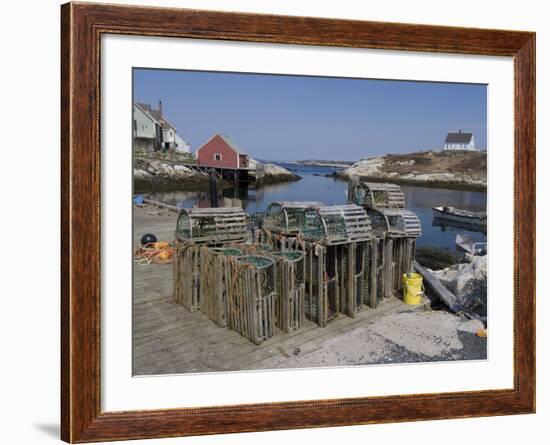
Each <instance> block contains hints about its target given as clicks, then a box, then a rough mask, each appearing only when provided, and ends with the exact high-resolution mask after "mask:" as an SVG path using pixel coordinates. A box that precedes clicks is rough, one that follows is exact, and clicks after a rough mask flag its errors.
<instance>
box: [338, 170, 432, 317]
mask: <svg viewBox="0 0 550 445" xmlns="http://www.w3.org/2000/svg"><path fill="white" fill-rule="evenodd" d="M348 197H349V199H350V201H351V202H353V203H354V204H357V205H360V206H361V207H363V208H364V209H365V210H366V212H367V214H368V216H369V218H370V221H371V225H372V232H373V239H375V240H376V241H375V242H374V243H373V250H372V254H371V261H372V262H373V263H374V264H375V267H374V269H375V270H376V273H375V277H374V278H373V286H374V287H376V288H377V292H376V295H377V297H376V301H374V300H373V301H372V305H373V306H376V305H377V304H378V303H379V302H380V301H381V299H383V298H388V297H391V296H395V295H396V294H397V292H399V291H400V290H401V287H402V284H401V283H402V276H403V274H405V273H409V272H411V271H412V267H413V261H414V255H415V246H416V238H418V237H419V236H420V235H421V233H422V230H421V225H420V220H419V218H418V216H417V215H416V214H415V213H413V212H411V211H410V210H407V209H405V208H404V207H405V196H404V195H403V192H402V191H401V188H400V187H399V186H398V185H396V184H382V183H373V182H359V181H357V180H352V181H350V183H349V189H348Z"/></svg>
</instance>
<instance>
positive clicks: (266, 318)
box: [227, 255, 276, 344]
mask: <svg viewBox="0 0 550 445" xmlns="http://www.w3.org/2000/svg"><path fill="white" fill-rule="evenodd" d="M228 259H229V261H228V262H229V263H230V265H231V267H230V268H229V269H228V270H229V271H230V274H231V276H230V277H229V278H230V286H229V287H228V288H227V326H228V327H229V329H231V330H233V331H235V332H238V333H239V334H241V335H242V336H243V337H246V338H248V339H249V340H250V341H251V342H253V343H255V344H260V343H262V342H263V341H264V340H267V339H268V338H270V337H272V336H273V335H274V332H275V298H276V294H275V282H274V280H275V277H274V274H275V271H274V262H273V260H272V259H271V258H268V257H265V256H258V255H245V256H239V257H236V258H235V259H233V258H230V257H228Z"/></svg>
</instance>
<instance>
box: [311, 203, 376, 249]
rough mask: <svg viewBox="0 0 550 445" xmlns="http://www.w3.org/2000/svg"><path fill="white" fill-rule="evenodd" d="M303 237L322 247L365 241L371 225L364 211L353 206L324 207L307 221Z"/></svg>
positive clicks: (369, 234)
mask: <svg viewBox="0 0 550 445" xmlns="http://www.w3.org/2000/svg"><path fill="white" fill-rule="evenodd" d="M303 237H304V239H307V240H310V241H315V242H318V243H321V244H324V245H335V244H343V243H351V242H360V241H366V240H369V239H370V238H371V224H370V220H369V217H368V215H367V213H366V212H365V210H364V209H363V208H361V207H359V206H357V205H355V204H346V205H336V206H325V207H321V208H319V209H318V210H317V214H316V215H315V217H314V218H311V219H310V220H308V223H307V225H306V226H305V228H304V230H303Z"/></svg>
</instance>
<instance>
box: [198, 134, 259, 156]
mask: <svg viewBox="0 0 550 445" xmlns="http://www.w3.org/2000/svg"><path fill="white" fill-rule="evenodd" d="M216 136H219V137H220V138H222V139H223V141H224V142H225V143H226V144H227V145H229V147H231V149H232V150H233V151H235V153H237V154H239V155H247V156H248V153H247V152H246V151H244V150H243V149H242V148H241V147H239V146H238V145H237V144H235V142H233V140H232V139H231V138H230V137H229V136H226V135H225V134H221V133H216V134H215V135H214V136H212V137H211V138H210V139H208V140H207V141H206V142H205V143H204V144H202V145H201V146H200V147H199V148H197V153H198V152H199V150H200V149H201V148H202V147H204V146H205V145H206V144H208V143H209V142H210V141H211V140H212V139H214V138H215V137H216Z"/></svg>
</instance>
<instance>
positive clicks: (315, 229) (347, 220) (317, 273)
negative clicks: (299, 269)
mask: <svg viewBox="0 0 550 445" xmlns="http://www.w3.org/2000/svg"><path fill="white" fill-rule="evenodd" d="M263 236H264V239H263V241H264V242H269V243H271V244H272V245H274V246H276V249H278V250H281V251H283V252H285V251H291V252H292V251H299V252H302V253H303V262H304V265H305V267H304V274H305V276H304V290H305V293H304V311H305V316H306V317H307V318H308V319H310V320H312V321H314V322H315V323H317V324H318V325H319V326H326V325H327V323H328V322H329V321H330V320H332V319H334V318H336V317H337V316H338V314H339V313H343V314H346V315H349V316H352V317H353V316H355V313H356V312H357V311H359V310H360V309H361V308H362V307H363V305H364V304H369V302H370V300H371V295H370V292H371V288H370V286H369V283H370V281H369V277H370V271H368V270H367V269H368V268H369V267H370V262H369V252H370V241H371V238H372V233H371V226H370V220H369V217H368V215H367V213H366V212H365V210H364V209H363V208H361V207H359V206H356V205H353V204H347V205H338V206H324V205H323V204H322V203H320V202H275V203H272V204H271V205H270V206H269V207H268V210H267V212H266V220H265V222H264V235H263Z"/></svg>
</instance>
